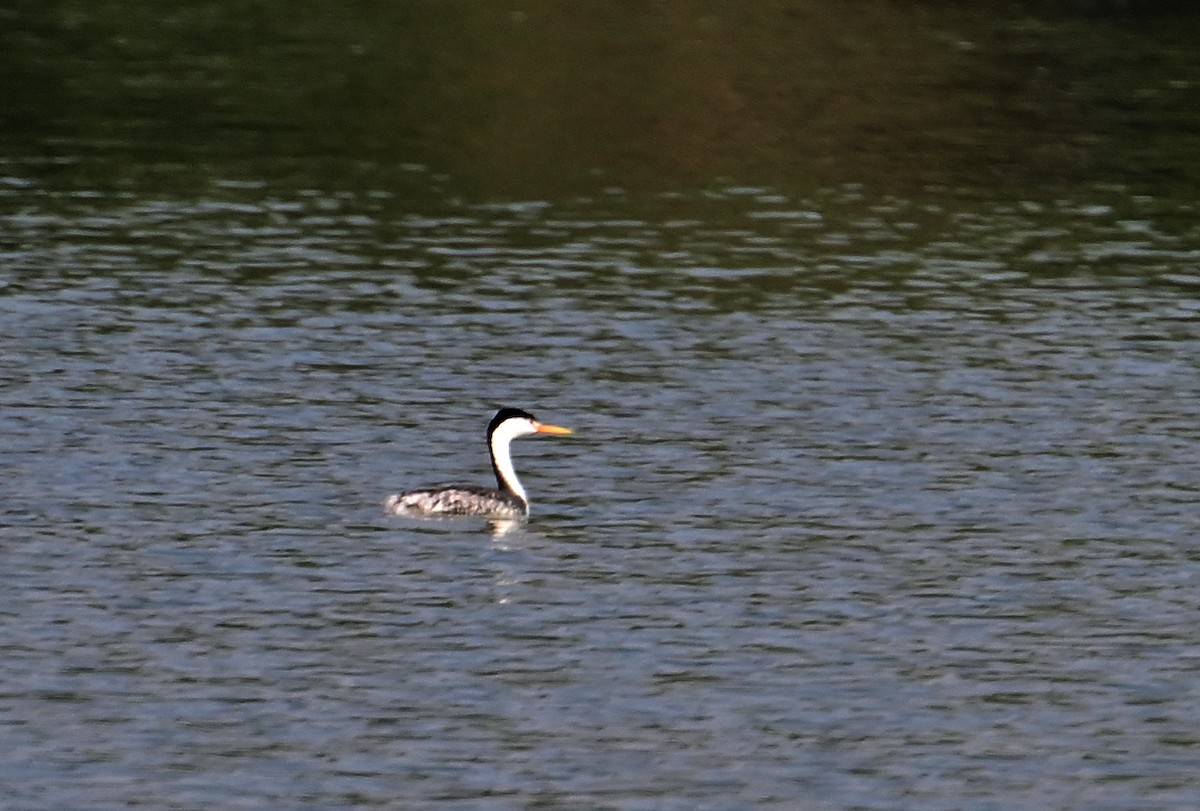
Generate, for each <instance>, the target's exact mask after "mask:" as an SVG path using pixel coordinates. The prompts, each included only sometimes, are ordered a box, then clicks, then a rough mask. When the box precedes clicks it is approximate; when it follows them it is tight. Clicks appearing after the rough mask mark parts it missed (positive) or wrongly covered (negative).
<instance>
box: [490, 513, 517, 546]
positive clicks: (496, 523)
mask: <svg viewBox="0 0 1200 811" xmlns="http://www.w3.org/2000/svg"><path fill="white" fill-rule="evenodd" d="M488 524H489V525H490V526H491V528H492V541H494V542H495V543H497V544H498V545H499V547H500V548H501V549H508V548H509V546H508V544H506V543H504V540H505V539H506V538H509V540H516V536H517V535H518V534H519V533H520V530H521V529H522V528H524V526H525V522H524V521H522V520H521V519H520V518H489V519H488ZM510 536H511V537H510Z"/></svg>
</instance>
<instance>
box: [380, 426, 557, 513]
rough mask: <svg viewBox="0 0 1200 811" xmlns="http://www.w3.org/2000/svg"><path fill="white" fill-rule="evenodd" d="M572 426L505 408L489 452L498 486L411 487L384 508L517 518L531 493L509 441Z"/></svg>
mask: <svg viewBox="0 0 1200 811" xmlns="http://www.w3.org/2000/svg"><path fill="white" fill-rule="evenodd" d="M569 433H571V429H570V428H562V427H560V426H558V425H547V424H546V423H544V422H538V421H537V419H535V418H534V416H533V415H532V414H530V413H529V412H528V411H522V410H521V409H519V408H502V409H500V410H499V411H497V412H496V416H494V417H492V421H491V422H490V423H488V428H487V442H488V453H489V454H491V457H492V472H493V473H495V474H496V485H497V489H495V490H493V489H491V488H490V487H479V486H477V485H472V484H452V485H443V486H437V487H430V488H426V489H423V490H410V491H408V492H404V493H396V494H394V495H391V496H388V498H387V500H386V501H385V502H384V505H383V506H384V509H386V510H387V511H388V512H389V513H392V514H394V515H404V516H410V517H417V518H430V517H437V516H449V515H482V516H488V517H492V518H517V517H523V516H526V515H528V514H529V496H527V495H526V494H525V488H524V487H522V486H521V481H520V479H518V478H517V471H516V470H515V469H514V468H513V463H512V456H511V454H510V453H509V445H510V444H511V443H512V441H513V440H514V439H516V438H517V437H520V436H528V435H529V434H569Z"/></svg>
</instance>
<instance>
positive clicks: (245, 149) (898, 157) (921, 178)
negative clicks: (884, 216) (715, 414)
mask: <svg viewBox="0 0 1200 811" xmlns="http://www.w3.org/2000/svg"><path fill="white" fill-rule="evenodd" d="M1033 5H1034V4H1028V5H1023V4H1014V3H998V2H997V3H972V4H951V3H919V2H893V3H874V2H872V3H867V2H846V3H825V2H820V1H819V0H774V1H773V2H766V1H764V2H755V3H736V4H734V3H719V2H701V1H699V0H692V1H687V0H677V1H676V2H663V3H598V4H597V3H559V2H537V1H536V0H526V1H525V2H513V3H505V4H497V3H467V2H455V3H443V2H402V3H396V2H365V1H364V2H357V3H353V4H327V3H316V2H301V3H296V2H287V3H284V2H280V1H279V0H263V1H262V2H258V3H254V4H228V3H218V2H213V1H211V0H210V2H191V3H187V4H184V5H182V6H179V5H171V6H169V7H164V6H162V5H161V4H158V3H136V2H135V3H129V2H82V1H81V0H75V1H74V2H64V1H60V2H49V3H41V4H31V3H30V4H21V5H19V6H17V7H16V8H11V9H10V10H8V11H7V12H4V13H3V14H4V20H3V25H0V46H2V48H3V51H4V53H5V54H6V58H5V60H4V63H3V65H2V66H0V90H2V91H3V95H4V98H5V100H6V101H5V105H4V106H3V109H0V133H2V134H0V156H5V157H7V158H8V159H9V160H17V161H18V162H19V163H21V164H22V168H21V169H20V171H21V172H27V171H33V172H37V173H39V174H43V176H57V177H58V178H60V179H61V180H63V181H64V182H68V183H70V184H72V185H75V184H83V185H86V186H88V187H93V186H106V185H109V184H113V183H115V184H117V185H122V184H129V183H135V184H137V183H142V182H150V181H152V182H154V183H155V184H170V185H177V186H180V187H183V188H187V187H189V186H190V185H191V184H193V183H195V182H204V181H206V180H210V179H212V178H213V177H218V178H228V177H231V176H232V177H238V176H248V177H254V178H261V177H272V178H279V177H288V176H295V177H296V179H297V181H298V182H300V183H309V184H312V183H316V184H318V185H327V184H330V183H350V184H354V183H356V182H357V180H356V179H357V178H361V177H363V176H364V175H365V176H367V177H371V178H373V179H374V181H375V182H378V179H379V178H378V175H377V173H378V172H380V171H383V172H387V171H390V169H391V167H397V166H402V165H404V164H414V163H415V164H421V165H423V166H427V167H429V168H431V169H433V170H434V171H437V172H444V173H446V174H447V175H448V176H449V177H451V178H454V182H455V183H456V184H461V185H462V188H463V189H464V190H465V191H467V192H469V193H471V194H479V193H483V194H497V195H502V196H517V197H540V196H545V195H554V194H556V193H559V192H563V191H567V190H575V189H579V188H591V187H596V186H601V187H602V186H605V185H615V186H621V187H624V188H638V187H642V188H664V187H665V188H691V187H694V186H696V185H705V184H709V183H712V182H713V181H714V180H715V179H725V180H727V181H732V182H762V183H769V184H772V185H776V186H787V187H814V186H828V185H833V184H837V183H841V182H847V181H851V182H863V183H867V184H870V185H872V186H874V187H877V188H881V189H890V190H892V191H900V192H905V191H907V190H910V189H913V188H918V187H922V186H927V185H929V184H938V185H947V186H952V187H955V188H985V189H986V188H996V187H1005V188H1016V189H1020V190H1022V192H1023V193H1030V189H1031V187H1032V188H1033V189H1036V188H1037V187H1039V186H1044V185H1046V184H1053V185H1055V186H1061V185H1064V184H1066V185H1070V184H1073V183H1077V182H1085V183H1095V182H1110V183H1121V184H1128V185H1132V186H1138V187H1142V188H1147V189H1150V190H1152V191H1154V192H1155V193H1161V192H1164V191H1165V190H1168V189H1172V188H1175V189H1182V190H1187V189H1190V188H1194V186H1195V184H1196V182H1197V180H1200V177H1198V175H1200V172H1198V169H1197V160H1198V159H1197V157H1196V156H1197V155H1200V149H1197V148H1196V147H1197V144H1196V140H1197V135H1196V133H1198V132H1200V105H1196V104H1195V103H1194V99H1195V87H1196V86H1197V85H1198V84H1200V56H1197V52H1196V50H1195V48H1194V47H1193V44H1194V42H1195V41H1196V40H1197V33H1200V18H1198V16H1197V14H1196V13H1194V12H1192V11H1190V10H1188V9H1184V7H1182V6H1180V5H1179V4H1169V3H1159V4H1152V5H1151V6H1150V7H1149V8H1148V9H1147V8H1145V4H1142V7H1141V8H1140V10H1139V14H1138V15H1137V16H1133V15H1130V14H1124V15H1120V14H1115V13H1113V12H1112V9H1114V8H1115V9H1117V10H1121V9H1123V8H1124V5H1123V4H1110V3H1101V2H1076V3H1063V4H1060V5H1061V6H1063V7H1065V9H1066V10H1065V11H1060V13H1058V14H1055V15H1047V14H1045V13H1044V11H1042V12H1037V11H1035V10H1034V9H1033ZM1040 5H1045V4H1040ZM30 160H33V161H35V162H37V163H38V164H39V165H37V166H36V167H35V168H32V169H28V168H24V167H25V164H27V162H28V161H30ZM1034 193H1036V191H1035V192H1034Z"/></svg>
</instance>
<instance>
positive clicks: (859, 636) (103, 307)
mask: <svg viewBox="0 0 1200 811" xmlns="http://www.w3.org/2000/svg"><path fill="white" fill-rule="evenodd" d="M229 197H231V198H240V199H225V200H221V201H217V200H207V201H206V200H200V201H197V202H194V203H189V204H184V203H180V202H175V201H170V200H148V201H147V200H135V201H131V202H130V203H129V204H128V205H125V206H116V207H111V206H108V205H106V206H104V207H100V206H97V205H96V204H95V202H94V201H91V200H89V199H87V198H86V197H83V198H81V199H73V200H66V201H61V200H60V201H59V202H58V205H57V210H56V211H49V210H46V211H42V212H41V213H36V212H27V213H26V214H24V215H18V216H13V217H9V218H8V219H7V220H6V227H7V228H8V229H9V230H8V233H9V234H10V235H11V236H14V237H15V239H16V241H17V242H19V243H20V245H21V246H23V247H22V248H20V249H19V250H16V251H13V252H10V255H9V257H8V259H7V261H8V262H10V268H11V270H10V271H9V272H8V273H7V274H6V284H5V288H4V291H3V292H4V295H3V305H4V306H3V321H2V323H0V330H2V331H3V334H4V335H5V336H6V339H5V346H4V350H3V357H2V360H0V374H2V375H3V378H4V380H5V385H4V408H3V412H2V416H0V421H2V426H0V433H2V435H3V437H4V442H3V448H2V449H0V461H2V463H3V467H4V469H5V470H6V471H7V474H6V477H5V478H6V481H7V484H6V491H7V494H6V497H5V499H4V504H3V508H2V513H0V522H2V523H0V528H2V530H3V535H4V542H3V545H2V546H0V556H2V561H0V571H3V572H4V573H5V574H4V577H5V584H6V585H5V588H4V590H3V592H2V593H3V596H2V597H0V612H2V613H3V616H4V617H5V621H4V625H3V629H4V630H3V641H2V642H0V650H2V651H3V658H4V663H5V664H4V672H5V678H4V686H3V693H4V695H3V700H2V703H0V724H2V729H3V733H2V735H3V738H4V741H5V750H6V755H5V758H4V764H5V765H4V766H3V769H2V770H0V782H3V783H4V785H5V786H6V789H7V791H8V797H9V799H8V802H10V803H12V807H14V808H16V807H21V808H34V807H43V808H66V807H88V808H116V807H130V806H145V807H154V808H166V807H178V808H199V807H221V808H233V807H280V808H284V807H286V808H330V807H345V806H360V807H373V806H378V807H421V806H423V805H427V804H431V803H434V802H437V801H448V802H449V804H450V805H452V806H454V807H464V808H508V807H546V808H552V807H564V808H566V807H572V808H579V807H614V808H680V809H684V808H688V809H691V808H732V807H779V808H795V807H807V808H918V807H919V808H927V809H936V808H945V809H953V808H980V809H984V808H1013V807H1028V808H1034V807H1037V808H1081V807H1086V808H1092V809H1100V808H1112V809H1118V808H1121V809H1123V808H1131V807H1137V808H1142V809H1150V808H1163V809H1165V808H1171V809H1182V808H1186V807H1189V806H1190V805H1191V803H1192V801H1193V800H1194V797H1195V794H1194V790H1195V788H1196V785H1197V783H1196V781H1197V774H1198V773H1200V772H1197V768H1196V767H1197V763H1198V761H1197V753H1198V752H1200V736H1198V733H1197V730H1198V729H1200V716H1198V710H1197V708H1198V707H1200V694H1198V686H1197V685H1198V684H1200V681H1198V680H1197V673H1198V669H1200V635H1198V633H1197V630H1196V628H1197V626H1196V622H1195V617H1196V588H1197V584H1198V582H1200V548H1198V547H1197V537H1200V533H1198V530H1200V512H1198V510H1197V507H1196V501H1197V496H1198V494H1200V472H1198V471H1200V468H1198V466H1197V464H1196V460H1197V453H1198V450H1200V442H1198V440H1197V432H1196V425H1197V424H1200V377H1198V376H1197V374H1196V368H1195V359H1196V357H1198V356H1200V322H1198V321H1197V308H1198V307H1200V303H1198V300H1197V297H1196V295H1195V294H1196V291H1197V289H1198V288H1200V277H1198V276H1197V275H1196V272H1195V261H1196V248H1195V247H1194V246H1195V245H1196V242H1195V239H1194V237H1195V234H1194V231H1193V232H1191V233H1190V234H1188V235H1186V238H1184V237H1181V236H1180V235H1179V234H1172V233H1166V232H1164V231H1162V230H1159V229H1158V228H1156V227H1155V226H1154V225H1153V219H1154V218H1153V217H1152V216H1151V215H1152V214H1153V212H1151V211H1147V210H1144V209H1146V208H1148V207H1152V203H1151V202H1150V201H1145V200H1142V201H1138V200H1127V201H1126V203H1125V206H1124V207H1123V208H1121V207H1118V206H1117V205H1116V204H1115V203H1114V202H1113V201H1112V200H1108V201H1103V202H1101V201H1089V202H1087V203H1067V202H1060V203H1058V204H1053V205H1035V204H1026V205H1024V206H1017V207H1008V208H1004V209H991V210H989V209H987V208H982V209H980V208H978V207H977V208H975V209H973V210H967V209H965V208H964V209H960V210H953V209H950V208H942V209H938V208H937V207H934V206H931V205H928V204H925V205H921V206H916V205H914V204H907V203H904V202H902V201H897V200H890V201H882V202H871V201H869V200H865V199H864V198H863V197H862V195H861V194H859V193H858V192H857V191H855V190H853V189H843V190H840V191H837V192H829V193H828V194H826V195H825V196H823V197H821V198H819V199H809V200H796V199H789V198H787V197H785V196H783V195H780V194H777V193H773V192H770V191H767V190H761V189H744V188H736V189H725V190H716V191H712V192H710V193H708V194H707V195H705V196H703V197H702V198H698V199H680V198H679V197H677V196H668V197H666V198H664V199H659V200H657V201H655V204H654V205H653V206H648V205H639V204H637V203H636V202H635V201H631V200H626V199H622V198H621V197H620V195H611V196H610V197H609V198H606V199H596V200H587V201H576V202H575V203H574V204H573V205H566V204H564V205H548V204H547V205H512V206H494V205H478V206H465V205H464V206H462V207H461V208H460V209H459V210H458V211H456V212H454V213H453V214H451V215H447V216H445V217H443V218H428V217H417V216H413V215H411V214H405V213H398V212H396V211H394V210H392V207H391V206H390V204H389V198H388V196H387V195H386V194H384V193H382V192H380V193H378V194H374V195H367V196H365V197H363V198H357V197H350V196H348V195H341V196H321V195H317V194H311V195H304V196H299V197H296V198H294V199H276V198H273V197H270V196H269V193H268V192H266V191H264V190H262V189H255V188H238V189H235V190H233V191H231V192H230V194H229ZM647 209H654V210H655V211H656V212H657V218H651V217H649V216H646V215H645V213H644V212H645V211H646V210H647ZM638 210H641V211H643V213H642V214H633V215H631V214H630V212H631V211H638ZM500 404H514V405H520V406H524V407H527V408H530V409H532V410H534V411H535V413H537V414H538V415H539V416H540V417H542V418H543V419H546V420H550V421H554V422H558V423H561V424H566V425H570V426H572V427H573V428H575V429H576V431H577V434H576V435H575V436H573V437H568V438H551V439H537V440H533V439H531V440H525V441H521V442H518V443H517V444H516V446H515V450H516V457H517V466H518V470H520V471H521V472H522V473H523V478H524V480H525V483H526V486H527V487H528V489H529V490H530V493H531V496H532V498H533V501H534V508H533V515H532V516H531V518H530V520H529V522H528V524H527V525H526V526H524V527H523V528H517V529H515V530H511V531H507V532H493V531H492V528H490V527H488V526H487V525H485V524H483V523H482V522H479V523H476V522H472V521H469V520H468V521H462V522H445V523H432V524H421V523H414V522H406V521H403V520H401V519H395V518H390V517H388V516H385V515H384V514H383V512H382V509H381V507H380V502H381V501H382V499H383V498H384V497H385V496H386V495H387V493H389V492H391V491H392V490H394V489H398V488H401V487H405V486H416V485H420V484H426V483H431V482H436V481H444V480H447V479H455V478H460V479H466V480H469V481H478V482H481V483H486V482H487V480H488V478H489V475H488V473H489V471H488V467H487V459H486V450H485V448H484V446H483V442H482V432H483V428H484V425H485V422H486V420H487V417H488V416H489V413H490V411H491V410H492V409H494V408H495V407H496V406H498V405H500Z"/></svg>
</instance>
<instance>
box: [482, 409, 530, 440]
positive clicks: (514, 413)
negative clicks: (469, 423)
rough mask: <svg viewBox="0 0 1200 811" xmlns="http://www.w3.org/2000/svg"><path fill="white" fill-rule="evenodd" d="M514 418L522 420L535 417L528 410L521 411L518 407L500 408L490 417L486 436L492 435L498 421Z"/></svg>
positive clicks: (498, 423)
mask: <svg viewBox="0 0 1200 811" xmlns="http://www.w3.org/2000/svg"><path fill="white" fill-rule="evenodd" d="M514 418H516V419H523V420H532V419H535V418H534V416H533V415H532V414H530V413H529V412H528V411H522V410H521V409H519V408H502V409H500V410H499V411H497V412H496V416H494V417H492V421H491V422H489V423H488V429H487V432H488V436H491V435H492V431H495V430H496V428H497V426H499V425H500V423H502V422H504V421H505V420H511V419H514Z"/></svg>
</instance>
